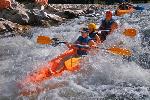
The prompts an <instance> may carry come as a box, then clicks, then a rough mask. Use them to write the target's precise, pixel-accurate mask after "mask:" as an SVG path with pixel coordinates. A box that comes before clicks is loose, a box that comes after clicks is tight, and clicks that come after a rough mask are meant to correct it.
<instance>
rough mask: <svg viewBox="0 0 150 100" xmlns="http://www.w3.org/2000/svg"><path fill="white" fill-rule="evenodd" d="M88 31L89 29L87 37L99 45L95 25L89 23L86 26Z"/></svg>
mask: <svg viewBox="0 0 150 100" xmlns="http://www.w3.org/2000/svg"><path fill="white" fill-rule="evenodd" d="M88 29H89V37H90V38H92V39H93V40H94V41H95V42H96V43H97V44H99V43H100V42H101V41H100V37H99V36H98V32H97V31H96V29H97V28H96V24H95V23H89V24H88Z"/></svg>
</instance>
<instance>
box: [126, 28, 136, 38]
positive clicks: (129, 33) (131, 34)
mask: <svg viewBox="0 0 150 100" xmlns="http://www.w3.org/2000/svg"><path fill="white" fill-rule="evenodd" d="M123 34H124V35H125V36H129V37H135V36H136V34H137V30H136V29H134V28H129V29H125V30H124V32H123Z"/></svg>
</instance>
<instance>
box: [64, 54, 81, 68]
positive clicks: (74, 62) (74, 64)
mask: <svg viewBox="0 0 150 100" xmlns="http://www.w3.org/2000/svg"><path fill="white" fill-rule="evenodd" d="M80 59H81V58H79V57H78V58H70V59H68V60H67V61H65V66H66V69H67V70H68V71H75V70H78V69H79V63H80Z"/></svg>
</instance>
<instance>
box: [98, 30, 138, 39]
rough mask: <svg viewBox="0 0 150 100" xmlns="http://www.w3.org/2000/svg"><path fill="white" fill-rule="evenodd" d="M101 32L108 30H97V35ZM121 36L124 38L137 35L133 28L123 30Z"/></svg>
mask: <svg viewBox="0 0 150 100" xmlns="http://www.w3.org/2000/svg"><path fill="white" fill-rule="evenodd" d="M102 31H105V32H109V31H110V30H99V31H98V33H101V32H102ZM123 34H124V35H125V36H129V37H135V36H136V34H137V30H136V29H134V28H127V29H125V30H124V32H123Z"/></svg>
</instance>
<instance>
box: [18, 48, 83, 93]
mask: <svg viewBox="0 0 150 100" xmlns="http://www.w3.org/2000/svg"><path fill="white" fill-rule="evenodd" d="M75 54H76V50H74V49H69V50H67V51H65V52H64V53H63V54H60V55H59V56H57V57H56V58H54V59H52V60H51V61H49V62H48V65H46V66H43V67H41V68H40V69H37V70H36V71H34V72H31V73H30V74H29V75H27V76H26V77H25V79H23V80H22V81H21V82H19V87H20V88H21V92H20V95H31V94H33V93H36V92H40V91H42V90H43V89H38V88H37V89H35V90H29V89H25V87H27V85H33V84H39V83H41V82H43V81H44V80H47V79H51V78H53V77H57V76H61V75H62V73H63V71H65V70H66V71H70V72H73V71H76V70H79V69H80V66H79V61H80V58H79V57H78V58H75V57H73V56H74V55H75Z"/></svg>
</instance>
